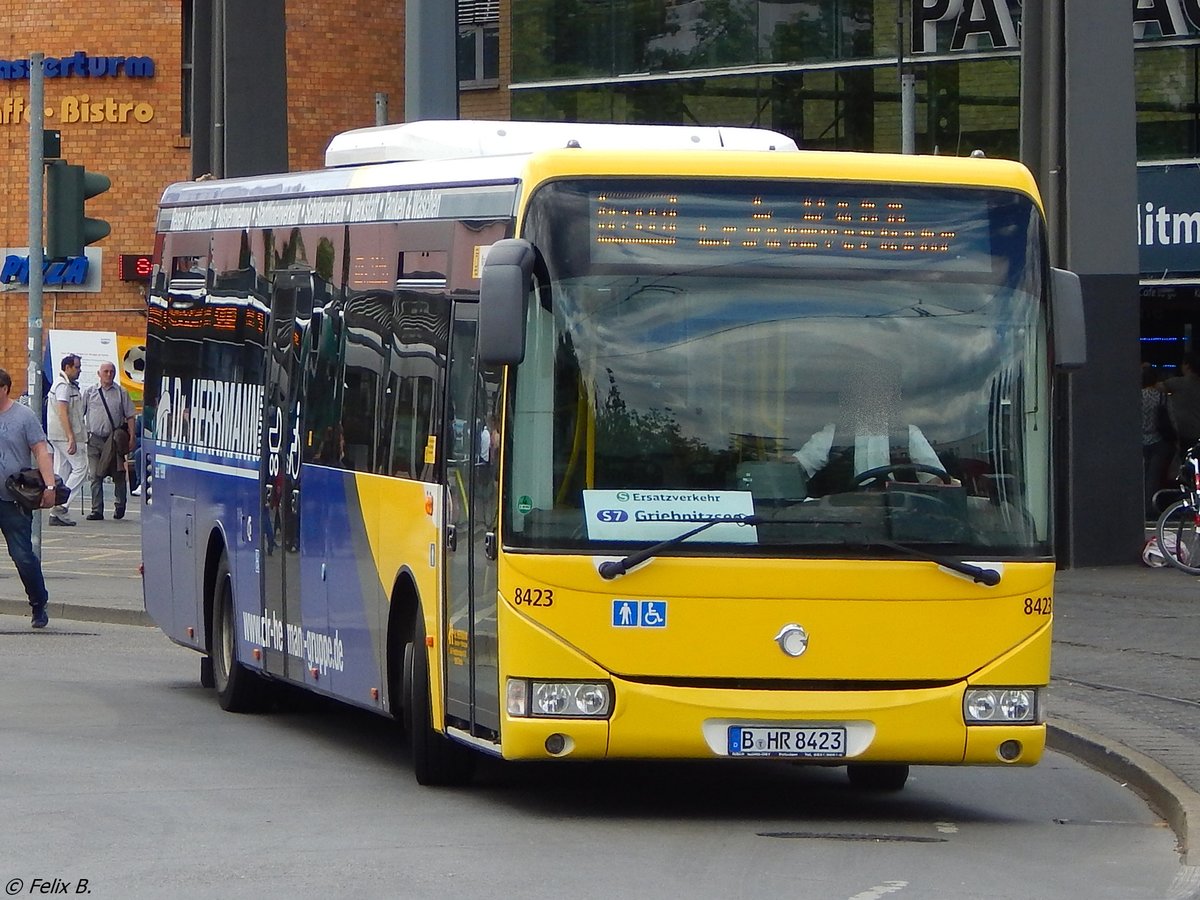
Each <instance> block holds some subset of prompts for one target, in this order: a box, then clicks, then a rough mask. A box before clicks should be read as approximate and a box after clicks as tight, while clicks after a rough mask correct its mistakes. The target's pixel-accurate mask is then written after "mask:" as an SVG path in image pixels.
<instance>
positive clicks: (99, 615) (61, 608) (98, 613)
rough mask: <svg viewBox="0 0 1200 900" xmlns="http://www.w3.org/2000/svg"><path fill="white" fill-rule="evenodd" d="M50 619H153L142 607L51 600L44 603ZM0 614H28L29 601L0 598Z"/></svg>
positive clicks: (142, 621) (149, 621) (144, 621)
mask: <svg viewBox="0 0 1200 900" xmlns="http://www.w3.org/2000/svg"><path fill="white" fill-rule="evenodd" d="M46 612H47V613H48V614H49V616H50V621H51V622H53V621H54V620H55V619H70V620H73V621H76V622H104V623H106V624H108V625H141V626H152V625H153V624H154V622H153V620H152V619H151V618H150V615H149V613H147V612H146V611H145V610H144V609H114V608H112V607H108V606H86V605H84V604H80V603H65V602H62V601H54V600H51V601H50V602H49V603H47V604H46ZM0 615H6V616H28V615H29V601H27V600H4V599H0Z"/></svg>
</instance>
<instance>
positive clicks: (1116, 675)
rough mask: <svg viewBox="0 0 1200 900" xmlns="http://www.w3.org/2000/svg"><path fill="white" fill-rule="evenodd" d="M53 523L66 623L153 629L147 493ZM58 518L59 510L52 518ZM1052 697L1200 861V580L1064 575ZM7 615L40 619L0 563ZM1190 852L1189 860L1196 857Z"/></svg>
mask: <svg viewBox="0 0 1200 900" xmlns="http://www.w3.org/2000/svg"><path fill="white" fill-rule="evenodd" d="M108 487H109V492H110V496H109V499H108V500H106V512H107V513H108V518H106V519H105V520H104V521H101V522H89V521H87V520H86V519H84V513H83V512H80V511H79V510H80V504H79V501H78V500H76V501H75V502H74V503H73V504H72V508H71V514H72V517H73V518H75V519H76V520H77V521H78V523H79V524H78V525H77V526H76V527H74V528H52V527H49V526H48V524H47V525H44V526H43V529H42V559H43V562H44V568H45V572H46V582H47V585H48V587H49V589H50V627H51V628H53V627H54V624H55V620H57V619H68V620H78V621H99V622H110V623H114V624H123V625H150V624H151V623H150V619H149V617H148V616H147V615H146V612H145V610H144V608H143V603H142V585H141V578H140V575H139V573H138V566H139V564H140V562H141V543H140V542H141V522H140V508H139V505H138V503H136V502H133V501H136V500H138V498H136V497H134V498H130V500H131V502H130V505H129V508H128V514H127V515H126V517H125V518H124V519H123V520H121V521H115V520H113V519H112V502H111V485H110V486H108ZM44 522H48V517H47V518H46V519H44ZM1054 613H1055V621H1054V657H1053V660H1052V663H1051V667H1052V680H1051V688H1050V694H1049V723H1050V747H1051V748H1052V749H1054V750H1058V751H1060V752H1063V753H1066V754H1068V755H1070V756H1074V757H1076V758H1078V759H1080V760H1082V761H1084V762H1085V763H1087V764H1088V765H1091V766H1093V767H1094V768H1096V769H1099V770H1100V771H1103V772H1105V773H1107V774H1109V775H1110V776H1112V777H1113V778H1116V779H1118V780H1120V781H1122V782H1124V783H1127V784H1128V785H1129V786H1130V787H1132V788H1134V789H1135V790H1137V791H1138V792H1139V793H1141V794H1142V795H1143V796H1145V797H1146V798H1147V800H1148V801H1149V802H1150V803H1151V804H1152V805H1153V806H1154V808H1155V809H1156V810H1157V811H1158V812H1159V814H1160V815H1162V816H1163V817H1164V818H1165V819H1166V820H1167V821H1168V822H1169V823H1170V825H1171V827H1172V828H1173V829H1174V831H1175V833H1176V835H1177V836H1178V838H1179V842H1180V847H1181V849H1182V850H1183V851H1184V860H1185V862H1188V863H1189V864H1190V865H1200V578H1196V577H1192V576H1189V575H1185V574H1184V573H1182V572H1179V571H1176V570H1174V569H1169V568H1164V569H1150V568H1146V567H1145V566H1142V565H1141V564H1138V563H1131V564H1130V565H1125V566H1110V567H1103V568H1094V569H1073V570H1068V571H1062V572H1059V573H1058V577H1057V588H1056V592H1055V608H1054ZM0 614H11V615H19V616H22V617H25V618H26V619H27V618H28V616H29V606H28V604H27V602H26V600H25V596H24V591H23V589H22V587H21V582H20V580H19V579H18V578H17V575H16V572H15V570H14V569H13V568H12V565H11V563H8V561H7V559H4V560H2V561H0ZM1189 858H1190V860H1189Z"/></svg>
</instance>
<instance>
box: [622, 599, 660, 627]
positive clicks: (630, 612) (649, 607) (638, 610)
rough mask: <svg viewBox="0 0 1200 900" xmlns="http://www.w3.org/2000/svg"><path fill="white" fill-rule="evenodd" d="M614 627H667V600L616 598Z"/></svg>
mask: <svg viewBox="0 0 1200 900" xmlns="http://www.w3.org/2000/svg"><path fill="white" fill-rule="evenodd" d="M612 623H613V628H666V627H667V601H666V600H614V601H613V607H612Z"/></svg>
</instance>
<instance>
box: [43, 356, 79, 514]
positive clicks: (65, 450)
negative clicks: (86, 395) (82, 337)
mask: <svg viewBox="0 0 1200 900" xmlns="http://www.w3.org/2000/svg"><path fill="white" fill-rule="evenodd" d="M80 368H81V366H80V359H79V357H78V356H76V355H75V354H74V353H68V354H67V355H66V356H64V357H63V359H62V365H61V366H60V368H59V373H58V376H57V377H56V378H55V379H54V387H52V388H51V389H50V408H49V409H48V410H47V411H46V430H47V431H48V432H49V434H50V446H51V447H53V448H54V474H56V475H57V476H58V477H59V478H61V479H62V480H63V482H64V483H65V484H66V486H67V488H68V489H69V490H70V491H71V496H75V492H76V491H77V490H79V486H80V485H81V484H83V479H84V478H86V477H87V455H86V454H85V452H84V449H83V441H84V438H85V436H86V431H85V429H84V422H83V394H82V392H81V391H80V390H79V371H80ZM50 484H54V479H53V478H51V479H50ZM50 524H51V525H74V524H75V520H74V519H72V518H71V517H70V516H69V515H68V514H67V508H66V507H65V506H55V507H54V508H52V509H51V510H50Z"/></svg>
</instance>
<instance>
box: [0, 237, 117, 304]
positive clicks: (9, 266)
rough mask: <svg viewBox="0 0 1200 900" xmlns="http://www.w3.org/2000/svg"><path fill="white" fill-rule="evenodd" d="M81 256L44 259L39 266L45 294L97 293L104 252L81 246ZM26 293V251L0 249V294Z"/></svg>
mask: <svg viewBox="0 0 1200 900" xmlns="http://www.w3.org/2000/svg"><path fill="white" fill-rule="evenodd" d="M83 252H84V255H83V256H72V257H69V258H68V259H66V260H47V261H45V262H44V263H43V264H42V283H43V285H44V287H45V289H46V290H48V291H72V292H82V293H89V294H96V293H99V292H100V264H101V261H102V260H103V258H104V255H103V254H104V251H103V250H101V249H100V248H99V247H84V248H83ZM6 292H13V293H29V250H28V249H27V248H25V247H4V248H0V293H6Z"/></svg>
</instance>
